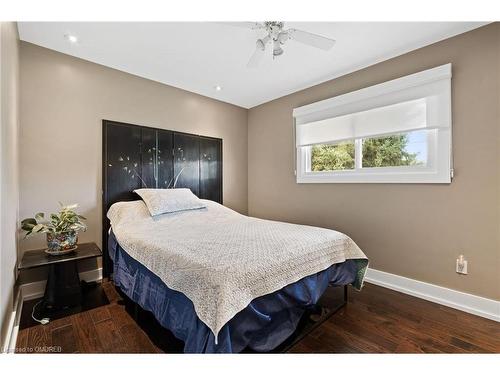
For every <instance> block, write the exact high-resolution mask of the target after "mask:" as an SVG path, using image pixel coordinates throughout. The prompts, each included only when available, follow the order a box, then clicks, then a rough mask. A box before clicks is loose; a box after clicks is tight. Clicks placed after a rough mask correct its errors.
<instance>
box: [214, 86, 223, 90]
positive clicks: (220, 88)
mask: <svg viewBox="0 0 500 375" xmlns="http://www.w3.org/2000/svg"><path fill="white" fill-rule="evenodd" d="M214 89H215V91H220V90H222V87H220V86H219V85H217V86H214Z"/></svg>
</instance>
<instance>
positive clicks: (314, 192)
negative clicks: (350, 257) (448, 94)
mask: <svg viewBox="0 0 500 375" xmlns="http://www.w3.org/2000/svg"><path fill="white" fill-rule="evenodd" d="M499 54H500V27H499V24H493V25H489V26H486V27H483V28H480V29H477V30H474V31H471V32H468V33H466V34H462V35H459V36H456V37H453V38H451V39H448V40H445V41H442V42H439V43H436V44H433V45H430V46H427V47H424V48H422V49H419V50H416V51H413V52H411V53H408V54H405V55H402V56H399V57H397V58H394V59H391V60H388V61H385V62H382V63H380V64H377V65H374V66H371V67H369V68H366V69H363V70H360V71H357V72H355V73H352V74H349V75H346V76H343V77H340V78H338V79H335V80H332V81H329V82H326V83H323V84H321V85H318V86H315V87H312V88H309V89H306V90H302V91H300V92H297V93H294V94H291V95H289V96H286V97H283V98H280V99H277V100H274V101H272V102H269V103H266V104H263V105H260V106H258V107H255V108H252V109H250V110H249V113H248V163H249V165H248V208H249V214H250V215H252V216H258V217H262V218H270V219H277V220H284V221H290V222H295V223H303V224H311V225H317V226H322V227H327V228H333V229H337V230H340V231H342V232H345V233H347V234H348V235H350V236H351V237H352V238H353V239H354V240H355V241H356V242H357V243H358V244H359V246H360V247H361V248H362V249H363V250H364V251H365V253H366V254H367V255H368V257H369V258H370V260H371V267H372V268H375V269H378V270H382V271H386V272H390V273H394V274H397V275H401V276H406V277H410V278H414V279H417V280H421V281H425V282H430V283H433V284H437V285H442V286H445V287H449V288H452V289H456V290H460V291H464V292H469V293H473V294H476V295H480V296H485V297H489V298H494V299H498V300H500V234H499V233H500V230H499V229H500V198H499V195H500V156H499V149H500V119H499V103H500V98H499V86H500V61H499ZM449 62H451V63H452V64H453V79H452V82H453V84H452V85H453V92H452V95H453V151H454V166H455V178H454V180H453V182H452V183H451V184H450V185H432V184H428V185H417V184H297V183H296V182H295V176H294V173H293V170H294V150H293V139H292V137H293V136H292V109H293V108H294V107H299V106H302V105H305V104H309V103H313V102H316V101H319V100H322V99H326V98H330V97H332V96H336V95H339V94H343V93H346V92H349V91H353V90H357V89H360V88H363V87H367V86H370V85H374V84H377V83H380V82H384V81H387V80H390V79H394V78H397V77H401V76H404V75H407V74H411V73H415V72H418V71H421V70H424V69H428V68H432V67H435V66H438V65H441V64H445V63H449ZM461 253H463V254H465V255H466V257H467V259H468V260H469V275H468V276H459V275H458V274H456V273H455V259H456V258H457V256H458V255H459V254H461Z"/></svg>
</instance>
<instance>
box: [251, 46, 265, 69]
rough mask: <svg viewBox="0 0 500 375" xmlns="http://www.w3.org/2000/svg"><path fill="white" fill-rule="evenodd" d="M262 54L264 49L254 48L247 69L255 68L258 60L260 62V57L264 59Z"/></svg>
mask: <svg viewBox="0 0 500 375" xmlns="http://www.w3.org/2000/svg"><path fill="white" fill-rule="evenodd" d="M264 52H265V49H262V48H259V47H257V48H255V51H254V53H253V54H252V57H250V60H248V63H247V68H256V67H257V66H258V65H259V63H260V60H262V57H264Z"/></svg>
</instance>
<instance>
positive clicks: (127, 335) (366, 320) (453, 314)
mask: <svg viewBox="0 0 500 375" xmlns="http://www.w3.org/2000/svg"><path fill="white" fill-rule="evenodd" d="M102 288H103V289H104V291H105V293H106V295H107V298H108V300H109V304H105V305H102V306H100V307H97V308H93V309H90V310H87V311H82V312H78V313H76V314H73V315H70V316H66V317H62V318H60V319H56V320H53V321H51V322H50V323H49V324H47V325H45V326H43V325H34V326H27V327H26V328H23V329H21V330H20V331H19V335H18V339H17V348H16V349H17V352H18V353H24V352H28V353H29V352H35V351H36V352H40V351H41V352H44V351H55V352H64V353H163V352H171V353H172V352H174V353H175V352H179V351H181V350H182V343H181V342H179V341H178V340H175V339H174V338H173V337H168V340H164V338H165V335H168V333H165V331H161V330H159V329H158V327H155V326H154V324H155V323H154V322H151V319H145V322H146V323H144V324H145V326H142V327H140V326H139V325H138V324H137V323H136V322H135V321H134V320H133V319H132V317H131V315H130V313H129V312H127V309H126V306H125V305H124V304H123V301H122V300H121V298H120V296H119V295H118V293H117V292H116V291H115V289H114V287H113V286H112V285H111V284H110V283H104V284H103V285H102ZM147 325H153V326H152V327H151V326H149V327H148V326H147ZM145 331H146V332H150V335H149V336H148V335H147V334H146V333H145ZM154 332H156V334H155V333H154ZM170 336H171V335H170ZM165 342H169V343H171V344H167V345H165ZM37 348H38V349H37ZM289 352H292V353H500V323H496V322H493V321H490V320H487V319H483V318H480V317H477V316H474V315H470V314H467V313H464V312H461V311H458V310H454V309H451V308H448V307H444V306H441V305H438V304H435V303H432V302H428V301H424V300H421V299H418V298H415V297H411V296H408V295H405V294H402V293H398V292H395V291H392V290H389V289H385V288H381V287H378V286H375V285H371V284H365V287H364V288H363V290H362V291H361V292H356V291H353V290H350V294H349V303H348V304H347V306H345V307H343V308H342V309H341V310H340V311H339V312H337V313H336V314H335V315H333V316H332V317H331V318H330V319H328V320H327V321H325V322H324V323H323V324H321V325H320V326H319V327H318V328H316V329H315V330H314V331H312V332H311V333H309V335H307V336H306V337H305V338H303V339H302V340H301V341H299V342H298V343H296V344H295V345H294V346H293V347H292V348H291V349H290V350H289Z"/></svg>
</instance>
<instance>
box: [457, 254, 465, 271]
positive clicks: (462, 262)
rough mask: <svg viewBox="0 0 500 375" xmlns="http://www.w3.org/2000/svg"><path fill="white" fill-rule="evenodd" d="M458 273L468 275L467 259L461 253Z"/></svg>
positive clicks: (458, 261)
mask: <svg viewBox="0 0 500 375" xmlns="http://www.w3.org/2000/svg"><path fill="white" fill-rule="evenodd" d="M456 271H457V273H460V274H462V275H467V261H466V260H465V257H464V256H463V255H460V256H459V257H458V258H457V269H456Z"/></svg>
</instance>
